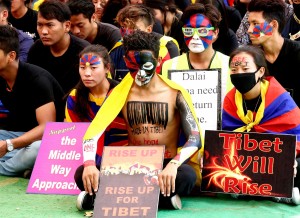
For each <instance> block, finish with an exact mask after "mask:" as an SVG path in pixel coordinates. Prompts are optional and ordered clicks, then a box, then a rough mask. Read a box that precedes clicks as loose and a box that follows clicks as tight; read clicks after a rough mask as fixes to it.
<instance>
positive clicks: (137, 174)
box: [93, 145, 164, 218]
mask: <svg viewBox="0 0 300 218" xmlns="http://www.w3.org/2000/svg"><path fill="white" fill-rule="evenodd" d="M163 157H164V146H161V145H160V146H159V145H157V146H107V147H104V153H103V157H102V163H101V169H100V185H99V190H98V192H97V194H96V200H95V204H94V207H95V208H94V216H93V217H95V218H100V217H148V218H155V217H156V216H157V207H158V196H159V186H158V173H159V172H160V171H161V170H162V166H163Z"/></svg>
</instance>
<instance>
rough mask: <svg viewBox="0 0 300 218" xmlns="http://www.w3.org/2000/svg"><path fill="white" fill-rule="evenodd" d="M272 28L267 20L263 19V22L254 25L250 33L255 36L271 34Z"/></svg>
mask: <svg viewBox="0 0 300 218" xmlns="http://www.w3.org/2000/svg"><path fill="white" fill-rule="evenodd" d="M272 30H273V27H272V26H271V25H270V24H269V23H268V22H267V21H265V22H264V23H261V24H259V25H256V26H254V28H253V33H252V35H253V36H254V37H256V38H259V37H261V36H265V35H267V36H271V35H272Z"/></svg>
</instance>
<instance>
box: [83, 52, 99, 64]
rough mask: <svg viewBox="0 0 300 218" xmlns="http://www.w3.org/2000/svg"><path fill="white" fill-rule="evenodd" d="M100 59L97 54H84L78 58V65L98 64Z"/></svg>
mask: <svg viewBox="0 0 300 218" xmlns="http://www.w3.org/2000/svg"><path fill="white" fill-rule="evenodd" d="M100 63H101V61H100V59H99V57H98V56H96V55H92V54H85V55H83V56H82V57H81V58H80V65H84V66H90V65H98V64H100Z"/></svg>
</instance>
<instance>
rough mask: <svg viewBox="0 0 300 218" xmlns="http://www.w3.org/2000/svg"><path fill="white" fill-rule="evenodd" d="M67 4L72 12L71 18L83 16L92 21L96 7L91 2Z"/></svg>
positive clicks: (76, 1)
mask: <svg viewBox="0 0 300 218" xmlns="http://www.w3.org/2000/svg"><path fill="white" fill-rule="evenodd" d="M67 4H68V6H69V8H70V10H71V16H72V15H79V14H82V15H83V16H84V17H85V18H88V19H89V20H90V21H91V20H92V16H93V14H94V13H95V6H94V3H93V2H92V1H91V0H69V1H68V3H67Z"/></svg>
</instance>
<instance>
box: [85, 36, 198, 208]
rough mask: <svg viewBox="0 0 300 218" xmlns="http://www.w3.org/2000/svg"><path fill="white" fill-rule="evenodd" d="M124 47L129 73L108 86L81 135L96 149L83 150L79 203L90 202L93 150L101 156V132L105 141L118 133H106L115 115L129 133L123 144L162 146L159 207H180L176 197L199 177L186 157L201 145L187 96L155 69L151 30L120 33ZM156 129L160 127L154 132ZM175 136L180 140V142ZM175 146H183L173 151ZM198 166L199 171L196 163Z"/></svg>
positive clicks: (154, 42) (94, 186)
mask: <svg viewBox="0 0 300 218" xmlns="http://www.w3.org/2000/svg"><path fill="white" fill-rule="evenodd" d="M124 48H125V57H124V58H125V62H126V64H127V67H128V69H129V71H130V73H129V74H127V75H126V77H125V78H124V79H123V80H122V82H121V83H120V84H119V85H118V86H116V87H115V88H114V89H113V90H112V92H111V93H110V95H109V97H108V98H107V99H106V101H105V102H104V104H103V105H102V108H101V110H100V111H99V112H98V113H97V115H96V117H95V119H94V120H93V121H92V123H91V125H90V126H89V128H88V130H87V132H86V134H85V136H84V142H83V147H90V148H94V149H89V151H85V152H84V154H83V156H84V171H83V183H84V189H85V191H86V193H85V197H84V198H82V201H81V202H87V201H88V199H90V201H89V202H90V204H89V205H91V206H93V201H92V200H93V197H92V196H93V193H94V192H97V190H98V184H99V181H98V178H99V170H98V169H97V168H96V164H97V163H95V154H96V153H97V154H100V155H101V152H102V148H101V147H100V148H99V146H98V148H97V151H96V147H97V142H98V139H99V137H105V140H104V141H107V140H109V138H114V144H115V143H116V141H117V140H118V138H117V137H116V136H110V137H109V135H108V132H109V131H110V129H112V126H111V125H112V124H113V122H114V120H116V119H118V125H119V126H122V125H121V124H120V123H121V120H123V122H124V124H125V125H124V126H126V130H127V133H128V137H127V140H124V139H123V140H124V142H123V145H131V146H132V145H135V146H139V145H148V146H151V145H152V144H153V143H152V142H154V144H155V145H165V159H164V167H163V170H162V172H161V173H160V174H159V176H158V181H159V186H160V190H161V194H160V200H159V206H160V207H168V208H172V207H173V208H175V209H181V201H180V198H179V196H183V195H188V194H189V193H190V192H191V190H192V189H193V187H194V185H195V183H196V179H197V175H196V171H195V169H193V167H192V166H190V165H188V164H187V162H188V161H189V159H190V157H191V156H192V155H194V154H195V153H196V154H197V151H198V149H199V148H200V147H201V140H200V129H199V125H198V121H197V118H196V115H195V112H194V109H193V106H192V102H191V97H190V95H189V94H188V93H187V91H186V90H185V89H183V88H182V87H180V86H179V85H178V84H176V83H174V82H172V81H170V80H168V79H165V78H163V77H161V76H160V75H158V74H156V73H155V68H156V65H157V63H158V61H157V58H158V52H159V41H158V38H157V37H155V36H154V35H153V34H152V33H146V32H143V31H140V30H136V31H134V32H133V33H132V34H130V35H126V36H124ZM141 108H143V109H144V110H141ZM103 117H106V118H107V119H105V120H104V119H103ZM100 120H101V121H100ZM141 128H147V129H149V130H150V131H148V132H144V133H142V132H141V133H140V134H136V131H135V130H139V129H141ZM154 129H159V131H152V130H154ZM115 130H116V129H115ZM114 135H116V132H114ZM179 135H181V137H182V139H184V140H182V141H179V137H178V136H179ZM108 145H109V144H108ZM179 146H182V148H181V150H180V152H177V149H178V147H179ZM99 152H100V153H99ZM196 167H197V168H198V170H197V173H199V172H200V169H199V162H198V165H197V166H196ZM100 183H101V181H100ZM85 205H87V204H85ZM90 208H91V207H90Z"/></svg>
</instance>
